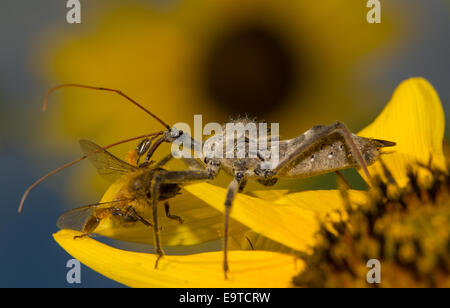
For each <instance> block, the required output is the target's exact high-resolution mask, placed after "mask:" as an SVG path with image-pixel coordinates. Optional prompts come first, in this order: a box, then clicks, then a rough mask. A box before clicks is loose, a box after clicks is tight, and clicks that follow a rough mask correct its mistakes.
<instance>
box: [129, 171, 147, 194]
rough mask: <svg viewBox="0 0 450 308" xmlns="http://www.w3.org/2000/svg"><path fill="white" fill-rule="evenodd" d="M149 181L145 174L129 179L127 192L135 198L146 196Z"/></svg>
mask: <svg viewBox="0 0 450 308" xmlns="http://www.w3.org/2000/svg"><path fill="white" fill-rule="evenodd" d="M149 183H150V182H149V180H148V179H147V176H146V174H145V173H143V174H140V175H138V176H136V177H134V178H133V179H131V181H130V183H129V190H130V192H132V193H133V194H135V195H136V196H146V195H147V192H148V190H149V185H150V184H149Z"/></svg>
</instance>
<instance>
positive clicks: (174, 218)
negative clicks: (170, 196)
mask: <svg viewBox="0 0 450 308" xmlns="http://www.w3.org/2000/svg"><path fill="white" fill-rule="evenodd" d="M164 210H165V211H166V217H167V218H169V219H173V220H178V221H179V222H180V224H182V223H183V219H182V218H181V217H180V216H177V215H172V214H170V206H169V202H165V203H164Z"/></svg>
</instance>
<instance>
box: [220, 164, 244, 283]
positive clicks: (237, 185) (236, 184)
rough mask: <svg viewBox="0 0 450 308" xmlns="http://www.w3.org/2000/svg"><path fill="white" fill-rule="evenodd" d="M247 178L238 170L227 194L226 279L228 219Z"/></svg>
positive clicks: (224, 257)
mask: <svg viewBox="0 0 450 308" xmlns="http://www.w3.org/2000/svg"><path fill="white" fill-rule="evenodd" d="M246 182H247V181H246V179H245V177H244V174H243V173H242V172H236V174H235V175H234V179H233V181H232V182H231V183H230V184H229V185H228V189H227V196H226V199H225V223H224V232H223V236H224V238H223V272H224V275H225V279H227V273H228V270H229V266H228V221H229V218H230V210H231V205H232V204H233V200H234V197H235V196H236V193H238V192H239V191H242V190H243V189H244V186H245V184H246Z"/></svg>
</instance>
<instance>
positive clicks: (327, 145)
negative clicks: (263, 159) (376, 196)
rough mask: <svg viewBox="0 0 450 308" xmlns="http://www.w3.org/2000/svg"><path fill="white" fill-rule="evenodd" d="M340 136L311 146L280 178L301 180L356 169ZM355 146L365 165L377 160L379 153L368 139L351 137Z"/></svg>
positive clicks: (336, 135)
mask: <svg viewBox="0 0 450 308" xmlns="http://www.w3.org/2000/svg"><path fill="white" fill-rule="evenodd" d="M341 139H342V138H341V137H340V135H338V134H335V135H331V136H330V137H329V138H327V139H325V140H323V142H321V143H319V144H317V145H316V146H313V147H312V148H311V149H309V150H308V151H306V152H305V153H304V154H302V155H301V156H300V157H299V158H298V159H296V160H295V161H293V162H292V163H291V164H290V166H289V167H287V168H285V169H284V172H282V173H281V174H280V176H281V177H288V178H293V177H295V178H301V177H310V176H315V175H320V174H324V173H329V172H333V171H337V170H342V169H346V168H358V167H359V166H358V163H357V161H356V159H355V157H354V155H353V153H352V152H351V150H350V149H349V147H347V145H346V144H345V143H344V142H343V141H342V140H341ZM353 140H354V142H355V144H356V146H357V147H358V148H359V150H360V151H361V154H362V156H363V158H364V161H365V163H366V165H371V164H372V163H373V162H375V160H376V159H377V157H378V155H379V151H378V149H377V147H376V146H375V145H374V144H372V143H371V141H370V139H367V138H362V137H358V136H356V135H354V136H353Z"/></svg>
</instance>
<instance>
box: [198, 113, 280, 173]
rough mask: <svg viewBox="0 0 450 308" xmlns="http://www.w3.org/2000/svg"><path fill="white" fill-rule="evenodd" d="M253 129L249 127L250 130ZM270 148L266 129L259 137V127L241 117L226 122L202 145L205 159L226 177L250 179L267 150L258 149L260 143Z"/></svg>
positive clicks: (252, 120)
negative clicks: (216, 165) (228, 175)
mask: <svg viewBox="0 0 450 308" xmlns="http://www.w3.org/2000/svg"><path fill="white" fill-rule="evenodd" d="M252 125H253V126H252ZM262 139H264V141H265V142H266V144H267V147H266V148H270V145H271V143H270V129H269V128H267V132H266V134H264V135H261V130H260V128H259V124H258V123H256V122H255V119H250V118H248V117H242V118H238V119H235V120H230V121H228V122H227V123H225V124H224V125H223V127H222V133H220V134H216V135H214V136H212V137H210V138H208V139H207V140H206V141H205V147H204V149H205V152H204V154H205V156H206V157H208V156H210V157H212V156H213V158H212V160H213V161H215V162H216V163H218V164H220V166H221V168H222V169H223V170H224V171H225V172H227V173H229V174H235V173H236V172H243V173H245V175H246V176H249V177H253V176H256V175H255V170H258V169H260V166H261V163H262V162H263V161H264V159H265V157H266V156H267V153H266V152H267V150H264V149H261V144H262V143H261V140H262Z"/></svg>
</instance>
